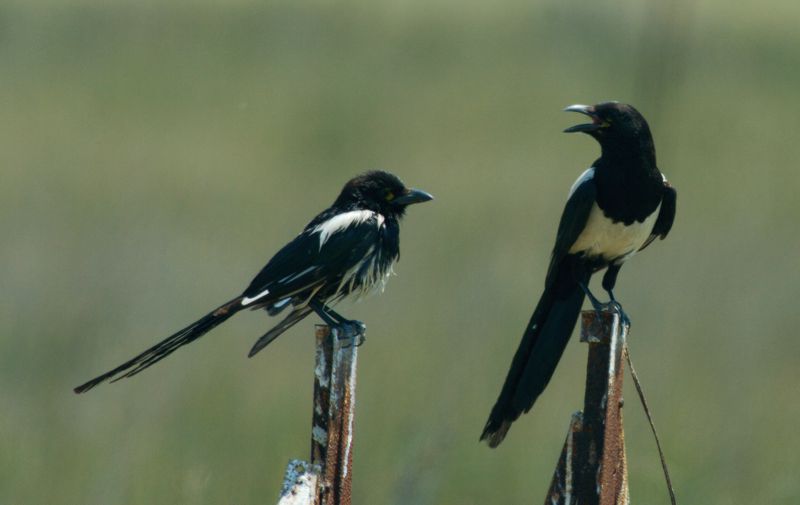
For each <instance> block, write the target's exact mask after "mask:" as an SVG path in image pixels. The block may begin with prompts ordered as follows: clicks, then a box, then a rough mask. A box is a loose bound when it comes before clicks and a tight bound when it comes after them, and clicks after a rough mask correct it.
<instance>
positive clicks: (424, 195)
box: [392, 188, 433, 205]
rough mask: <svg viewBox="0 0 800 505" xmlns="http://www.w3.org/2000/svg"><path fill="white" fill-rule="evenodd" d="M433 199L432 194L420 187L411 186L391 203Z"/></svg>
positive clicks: (407, 203)
mask: <svg viewBox="0 0 800 505" xmlns="http://www.w3.org/2000/svg"><path fill="white" fill-rule="evenodd" d="M431 200H433V195H431V194H430V193H428V192H426V191H422V190H421V189H414V188H411V189H409V190H407V191H406V192H405V193H403V194H402V195H400V196H398V197H397V198H395V199H394V200H393V201H392V203H394V204H397V205H411V204H412V203H422V202H429V201H431Z"/></svg>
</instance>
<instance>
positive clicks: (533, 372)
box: [481, 276, 588, 447]
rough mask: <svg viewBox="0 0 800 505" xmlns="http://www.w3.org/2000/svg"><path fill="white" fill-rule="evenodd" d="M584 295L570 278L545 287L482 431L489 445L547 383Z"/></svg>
mask: <svg viewBox="0 0 800 505" xmlns="http://www.w3.org/2000/svg"><path fill="white" fill-rule="evenodd" d="M586 282H588V276H587V278H586ZM583 299H584V293H583V290H582V289H581V288H580V287H579V286H578V284H577V282H575V281H574V280H572V279H570V282H569V283H568V284H564V283H560V285H559V286H557V287H556V286H551V287H548V288H546V289H545V292H544V293H543V294H542V297H541V298H540V299H539V303H538V304H537V305H536V309H535V310H534V312H533V316H531V319H530V322H529V323H528V326H527V328H526V330H525V333H524V334H523V336H522V341H521V342H520V344H519V347H518V348H517V352H516V354H514V359H513V360H512V362H511V367H510V368H509V370H508V375H507V376H506V380H505V383H504V384H503V389H502V390H501V391H500V396H499V397H498V398H497V402H496V403H495V405H494V407H493V408H492V412H491V414H490V415H489V419H488V421H487V422H486V426H485V427H484V429H483V433H482V434H481V440H486V441H487V443H488V444H489V446H490V447H497V446H498V445H500V442H502V441H503V438H505V436H506V433H507V432H508V429H509V428H510V427H511V423H513V422H514V421H515V420H516V419H517V418H518V417H519V416H520V415H522V413H523V412H528V411H529V410H530V409H531V407H533V404H534V403H535V402H536V399H537V398H538V397H539V395H540V394H541V393H542V391H544V389H545V388H546V387H547V383H548V382H550V378H551V377H552V376H553V373H554V372H555V369H556V366H557V365H558V362H559V360H560V359H561V355H562V354H563V353H564V349H565V348H566V346H567V342H569V337H570V335H572V330H573V328H574V327H575V323H576V322H577V320H578V315H579V314H580V311H581V306H582V305H583Z"/></svg>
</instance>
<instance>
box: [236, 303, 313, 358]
mask: <svg viewBox="0 0 800 505" xmlns="http://www.w3.org/2000/svg"><path fill="white" fill-rule="evenodd" d="M311 312H312V309H311V307H309V306H308V305H304V306H302V307H297V308H295V309H294V310H292V311H291V312H289V315H288V316H286V317H285V318H284V319H283V321H281V322H280V323H278V324H276V325H275V327H274V328H272V329H271V330H269V331H268V332H266V333H265V334H264V335H262V336H261V338H259V339H258V340H256V343H255V344H253V347H252V348H251V349H250V352H249V353H248V354H247V357H248V358H252V357H253V356H254V355H255V354H256V353H257V352H258V351H260V350H261V349H263V348H265V347H266V346H267V345H269V343H270V342H272V341H273V340H275V339H276V338H278V337H279V336H280V335H281V333H283V332H284V331H286V330H288V329H289V328H291V327H292V326H294V325H295V324H297V323H299V322H300V321H301V320H302V319H303V318H304V317H306V316H307V315H309V314H311Z"/></svg>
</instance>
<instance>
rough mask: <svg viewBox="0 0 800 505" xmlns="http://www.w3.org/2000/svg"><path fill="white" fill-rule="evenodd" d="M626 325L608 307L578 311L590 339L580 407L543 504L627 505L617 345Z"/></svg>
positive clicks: (585, 339) (585, 337)
mask: <svg viewBox="0 0 800 505" xmlns="http://www.w3.org/2000/svg"><path fill="white" fill-rule="evenodd" d="M626 337H627V327H624V326H623V325H621V324H620V323H619V317H618V316H617V315H616V314H614V313H611V312H601V313H600V314H598V313H596V312H595V311H585V312H583V313H582V314H581V341H582V342H588V343H589V357H588V362H587V366H586V391H585V396H584V406H583V412H582V413H581V412H578V413H576V414H573V416H572V420H571V422H570V430H569V433H568V435H567V440H566V441H565V443H564V448H563V450H562V452H561V456H560V458H559V460H558V464H557V466H556V471H555V473H554V475H553V480H552V483H551V484H550V490H549V491H548V495H547V499H546V500H545V504H546V505H576V504H578V503H580V504H581V505H627V504H628V503H629V497H628V482H627V462H626V460H625V436H624V431H623V423H622V405H623V401H622V378H623V371H624V368H623V366H622V350H623V349H624V348H625V339H626Z"/></svg>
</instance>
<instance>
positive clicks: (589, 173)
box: [567, 167, 594, 199]
mask: <svg viewBox="0 0 800 505" xmlns="http://www.w3.org/2000/svg"><path fill="white" fill-rule="evenodd" d="M593 178H594V167H589V168H587V169H586V170H584V172H583V173H582V174H581V176H580V177H578V179H577V180H576V181H575V182H573V183H572V187H571V188H569V195H567V199H569V197H571V196H572V193H574V192H575V190H576V189H578V186H580V185H581V184H583V183H584V182H586V181H588V180H591V179H593Z"/></svg>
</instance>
